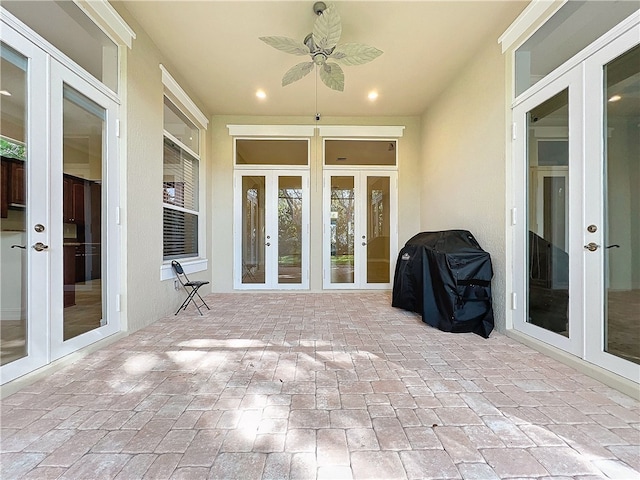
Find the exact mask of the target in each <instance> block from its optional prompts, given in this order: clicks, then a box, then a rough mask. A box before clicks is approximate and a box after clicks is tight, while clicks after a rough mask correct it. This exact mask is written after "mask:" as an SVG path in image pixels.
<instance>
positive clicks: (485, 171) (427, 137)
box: [420, 43, 507, 331]
mask: <svg viewBox="0 0 640 480" xmlns="http://www.w3.org/2000/svg"><path fill="white" fill-rule="evenodd" d="M504 62H505V59H504V57H503V55H502V53H501V51H500V46H499V45H498V44H497V43H490V44H488V46H486V47H483V48H482V49H481V50H480V51H479V52H478V53H477V54H476V55H475V56H474V60H473V62H472V63H469V64H468V65H467V66H466V68H465V69H464V70H463V71H462V72H460V74H459V75H458V78H457V79H456V81H455V82H454V83H452V84H451V86H450V88H448V89H447V90H446V91H444V92H443V93H442V94H441V95H440V98H439V99H438V100H437V101H435V102H434V103H433V104H432V105H431V106H430V107H429V109H428V111H427V112H426V113H425V114H424V115H423V117H422V136H421V139H422V169H421V185H420V191H421V192H422V201H421V205H422V207H421V211H420V228H421V230H423V231H437V230H448V229H464V230H469V231H470V232H471V233H472V234H473V235H474V236H475V237H476V239H477V240H478V242H480V245H481V246H482V248H483V249H484V250H486V251H488V252H489V253H490V254H491V260H492V263H493V270H494V278H493V282H492V289H493V290H492V294H493V302H494V304H493V306H494V312H495V321H496V329H498V330H500V331H504V330H505V309H506V303H505V297H506V286H505V285H506V277H507V265H506V261H505V260H506V232H505V230H506V228H507V226H506V218H505V212H506V211H507V205H506V200H505V189H506V177H505V109H506V105H505V98H506V96H507V95H506V91H505V75H504V72H505V66H504Z"/></svg>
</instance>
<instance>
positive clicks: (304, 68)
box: [282, 62, 315, 87]
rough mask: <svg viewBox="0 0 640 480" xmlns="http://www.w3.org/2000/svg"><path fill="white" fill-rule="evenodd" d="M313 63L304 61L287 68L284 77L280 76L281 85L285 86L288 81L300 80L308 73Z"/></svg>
mask: <svg viewBox="0 0 640 480" xmlns="http://www.w3.org/2000/svg"><path fill="white" fill-rule="evenodd" d="M314 65H315V63H313V62H304V63H299V64H297V65H295V66H293V67H291V68H290V69H289V70H287V73H285V74H284V77H282V86H283V87H285V86H287V85H289V84H290V83H293V82H296V81H298V80H300V79H301V78H302V77H304V76H305V75H308V74H309V72H310V71H311V70H313V66H314Z"/></svg>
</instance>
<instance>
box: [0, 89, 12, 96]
mask: <svg viewBox="0 0 640 480" xmlns="http://www.w3.org/2000/svg"><path fill="white" fill-rule="evenodd" d="M0 95H4V96H5V97H10V96H11V92H10V91H9V90H0Z"/></svg>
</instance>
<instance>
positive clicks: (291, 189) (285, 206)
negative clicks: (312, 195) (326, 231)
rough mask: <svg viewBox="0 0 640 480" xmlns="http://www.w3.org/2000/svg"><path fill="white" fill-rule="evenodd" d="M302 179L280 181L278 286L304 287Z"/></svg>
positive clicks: (283, 177) (279, 178) (279, 179)
mask: <svg viewBox="0 0 640 480" xmlns="http://www.w3.org/2000/svg"><path fill="white" fill-rule="evenodd" d="M303 205H304V204H303V191H302V177H299V176H297V177H286V176H282V177H278V283H290V284H300V283H302V239H303V231H302V228H303V218H302V217H303Z"/></svg>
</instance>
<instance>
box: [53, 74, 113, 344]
mask: <svg viewBox="0 0 640 480" xmlns="http://www.w3.org/2000/svg"><path fill="white" fill-rule="evenodd" d="M104 123H105V110H104V108H102V107H100V106H99V105H97V104H96V103H95V102H93V101H92V100H90V99H89V98H87V97H86V96H84V95H83V94H81V93H80V92H78V91H77V90H75V89H73V88H71V87H69V86H68V85H64V87H63V152H62V153H63V154H62V160H63V179H62V182H63V188H62V190H63V204H62V212H63V219H62V222H63V238H64V243H63V257H64V258H63V278H64V334H63V338H64V340H68V339H70V338H73V337H76V336H78V335H81V334H83V333H86V332H89V331H91V330H94V329H96V328H99V327H100V326H101V325H103V319H104V318H105V312H104V308H103V284H105V279H104V276H103V274H102V264H103V261H102V234H101V232H102V180H103V179H102V171H103V151H104V144H103V135H104Z"/></svg>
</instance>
